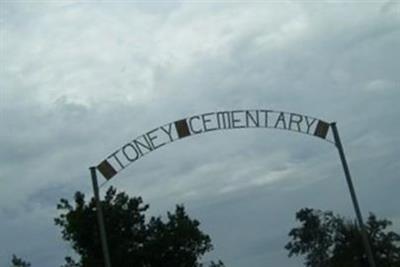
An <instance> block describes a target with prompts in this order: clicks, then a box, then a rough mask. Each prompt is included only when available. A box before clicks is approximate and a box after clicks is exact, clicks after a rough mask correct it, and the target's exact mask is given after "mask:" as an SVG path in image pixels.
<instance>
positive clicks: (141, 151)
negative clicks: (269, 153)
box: [97, 109, 334, 180]
mask: <svg viewBox="0 0 400 267" xmlns="http://www.w3.org/2000/svg"><path fill="white" fill-rule="evenodd" d="M330 127H331V124H330V123H327V122H325V121H323V120H320V119H317V118H313V117H310V116H306V115H301V114H297V113H290V112H283V111H273V110H264V109H259V110H254V109H251V110H232V111H219V112H209V113H203V114H200V115H194V116H191V117H188V118H185V119H181V120H177V121H174V122H171V123H168V124H165V125H163V126H160V127H158V128H155V129H153V130H151V131H148V132H147V133H145V134H142V135H140V136H138V137H137V138H135V139H133V140H132V141H130V142H128V143H126V144H124V145H123V146H121V147H120V148H118V149H117V150H116V151H115V152H113V153H112V154H111V155H109V156H108V157H107V158H106V159H105V160H103V161H102V162H101V163H100V164H99V165H98V166H97V169H98V170H99V171H100V172H101V174H102V175H103V176H104V177H105V178H106V179H107V180H109V179H111V178H112V177H114V176H115V175H116V174H117V173H119V172H120V171H122V170H123V169H125V168H126V167H127V166H129V165H130V164H132V163H134V162H135V161H137V160H138V159H140V158H142V157H143V156H144V155H146V154H147V153H150V152H152V151H154V150H156V149H158V148H160V147H162V146H164V145H166V144H168V143H172V142H174V141H176V140H179V139H182V138H185V137H189V136H193V135H198V134H203V133H207V132H212V131H217V130H230V129H244V128H272V129H281V130H288V131H294V132H298V133H303V134H308V135H312V136H316V137H319V138H322V139H324V140H326V141H328V142H330V143H334V140H333V139H332V135H328V133H329V131H330Z"/></svg>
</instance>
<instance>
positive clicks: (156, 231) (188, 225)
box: [55, 187, 223, 267]
mask: <svg viewBox="0 0 400 267" xmlns="http://www.w3.org/2000/svg"><path fill="white" fill-rule="evenodd" d="M74 200H75V203H74V205H72V204H70V203H69V202H68V201H67V200H65V199H61V200H60V203H59V204H58V205H57V208H58V209H59V210H60V211H61V212H62V213H61V214H60V215H59V216H58V217H57V218H55V224H56V225H58V226H60V227H61V229H62V230H61V232H62V236H63V238H64V239H65V240H66V241H69V242H70V243H71V245H72V248H73V249H74V250H75V251H76V252H77V254H78V255H79V257H80V258H79V261H74V260H73V259H72V258H70V257H67V258H66V264H65V265H64V267H93V266H104V263H103V255H102V249H101V243H100V237H99V229H98V226H97V215H96V202H95V200H94V198H92V199H91V200H90V201H88V202H87V203H86V202H85V196H84V194H82V193H81V192H76V193H75V199H74ZM101 204H102V208H103V213H104V220H105V225H106V231H107V239H108V245H109V251H110V258H111V262H112V265H113V266H118V267H125V266H127V267H128V266H129V267H201V266H203V265H202V264H201V262H200V259H201V257H202V256H203V255H204V254H205V253H206V252H209V251H211V250H212V248H213V247H212V244H211V239H210V237H209V236H208V235H206V234H204V233H203V232H202V231H201V230H200V229H199V225H200V223H199V222H198V221H197V220H194V219H191V218H190V217H189V216H188V215H187V213H186V211H185V209H184V207H183V206H179V205H178V206H177V207H176V209H175V212H173V213H171V212H168V213H167V218H166V221H164V220H163V219H162V218H161V217H151V218H150V219H149V220H146V217H145V212H146V211H147V210H148V208H149V205H147V204H143V201H142V199H141V198H140V197H133V198H130V197H129V196H128V195H127V194H125V193H123V192H121V193H117V191H116V190H115V189H114V188H113V187H110V188H109V189H108V190H107V192H106V195H105V198H104V200H102V203H101ZM221 264H222V262H219V263H214V262H212V263H211V266H214V267H222V266H223V264H222V265H221Z"/></svg>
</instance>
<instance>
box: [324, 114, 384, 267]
mask: <svg viewBox="0 0 400 267" xmlns="http://www.w3.org/2000/svg"><path fill="white" fill-rule="evenodd" d="M331 126H332V131H333V137H334V139H335V143H336V147H337V149H338V151H339V155H340V160H341V162H342V166H343V170H344V174H345V176H346V182H347V185H348V187H349V191H350V195H351V200H352V201H353V206H354V210H355V212H356V215H357V220H358V224H359V226H360V228H361V236H362V240H363V243H364V248H365V251H366V253H367V257H368V262H369V265H370V267H376V265H375V260H374V256H373V254H372V248H371V244H370V242H369V240H368V236H367V231H366V228H365V225H364V222H363V219H362V215H361V210H360V206H359V205H358V201H357V196H356V192H355V190H354V186H353V182H352V180H351V175H350V170H349V166H348V165H347V161H346V157H345V154H344V150H343V146H342V142H341V141H340V136H339V132H338V130H337V128H336V123H335V122H334V123H331Z"/></svg>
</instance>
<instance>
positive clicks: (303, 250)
mask: <svg viewBox="0 0 400 267" xmlns="http://www.w3.org/2000/svg"><path fill="white" fill-rule="evenodd" d="M296 219H297V220H299V221H300V222H301V226H300V227H297V228H293V229H292V230H291V231H290V232H289V236H290V237H291V241H290V242H288V243H287V244H286V246H285V248H286V249H287V250H288V251H289V257H291V256H293V255H296V256H297V255H303V256H305V265H306V266H311V267H319V266H324V267H339V266H340V267H366V266H369V264H368V260H367V256H366V253H365V251H364V247H363V243H362V236H361V232H360V228H359V227H358V225H357V223H356V222H355V221H351V220H347V219H345V218H343V217H341V216H339V215H335V214H333V213H332V212H330V211H321V210H314V209H309V208H304V209H301V210H300V211H298V212H297V213H296ZM391 224H392V223H391V222H390V221H389V220H386V219H382V220H379V219H377V218H376V216H375V215H374V214H372V213H371V214H370V215H369V217H368V219H367V222H366V231H367V235H368V238H369V240H370V243H371V246H372V250H373V253H374V258H375V262H376V265H377V266H379V267H399V266H400V235H399V234H397V233H395V232H393V231H388V230H386V228H387V227H388V226H390V225H391Z"/></svg>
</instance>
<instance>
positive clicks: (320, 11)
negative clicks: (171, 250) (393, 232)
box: [0, 0, 400, 267]
mask: <svg viewBox="0 0 400 267" xmlns="http://www.w3.org/2000/svg"><path fill="white" fill-rule="evenodd" d="M399 12H400V5H399V2H398V1H358V3H356V2H346V3H345V2H340V1H326V2H325V3H324V4H322V3H316V2H312V1H289V2H283V3H276V2H266V1H265V2H264V1H232V2H231V1H219V2H213V1H176V2H166V1H165V2H161V1H142V2H133V1H118V2H114V1H58V2H57V3H51V2H50V1H40V2H39V1H29V2H28V1H26V2H17V1H4V0H2V1H1V4H0V27H1V28H0V34H1V35H0V47H1V54H0V67H1V69H0V125H1V130H0V147H1V149H0V179H1V180H0V181H1V184H0V266H7V264H8V262H9V261H10V258H11V255H12V254H13V253H16V254H17V255H19V256H21V257H23V258H25V259H27V260H29V261H31V262H32V267H39V266H40V267H54V266H60V265H61V264H62V263H63V258H64V256H67V255H73V250H72V249H71V247H70V246H69V244H68V243H66V242H63V240H62V239H61V235H60V229H58V228H57V227H56V226H54V223H53V218H54V217H55V216H56V215H57V211H56V204H57V202H58V200H59V199H60V198H68V199H71V198H72V196H73V194H74V192H75V191H77V190H80V191H82V192H85V194H87V195H88V196H92V190H91V182H90V176H89V169H88V168H89V166H92V165H97V164H98V163H100V161H101V160H103V159H104V158H105V157H106V156H107V155H109V154H110V153H112V152H113V151H115V149H117V148H119V147H120V146H121V145H123V144H125V143H126V142H128V141H130V140H132V139H133V138H135V137H137V136H139V135H141V134H143V133H145V132H147V131H149V130H151V129H153V128H155V127H158V126H160V125H163V124H165V123H167V122H170V121H174V120H176V119H180V118H183V117H187V116H190V115H193V114H197V113H204V112H209V111H217V110H231V109H246V108H257V109H275V110H285V111H291V112H297V113H302V114H309V115H312V116H314V117H318V118H323V119H325V120H326V121H328V122H331V121H337V123H338V128H339V131H340V134H341V137H342V142H343V144H344V147H345V151H346V154H347V157H348V161H349V165H350V169H351V172H352V175H353V178H354V184H355V186H356V191H357V193H358V197H359V201H360V205H361V208H362V211H363V213H364V215H367V214H368V212H369V211H372V212H374V213H376V214H377V215H378V216H379V217H386V218H389V219H391V220H392V221H393V222H394V228H395V229H397V230H400V225H399V224H400V208H399V201H400V199H399V188H400V177H399V173H400V161H399V158H400V151H399V143H400V125H399V117H400V107H399V100H400V86H399V85H400V83H399V69H400V63H399V62H400V60H399V59H400V50H399V47H400V27H399V26H400V16H399V15H400V13H399ZM99 178H100V179H103V178H102V177H99ZM102 181H103V180H101V182H102ZM108 185H113V186H115V187H117V189H118V190H122V191H126V192H128V193H129V194H131V195H132V196H133V195H140V196H142V197H143V198H144V200H145V202H147V203H150V212H149V214H154V215H158V214H165V213H166V212H167V211H169V210H172V209H173V208H174V205H175V204H177V203H184V204H185V206H186V208H187V210H188V212H189V214H190V216H192V217H194V218H197V219H198V220H200V221H201V229H202V230H203V231H205V232H206V233H208V234H210V236H211V238H212V240H213V244H214V245H215V250H214V251H213V252H212V253H210V254H208V256H207V257H206V258H205V259H204V260H210V259H221V260H223V261H224V262H225V263H226V265H227V266H229V267H244V266H251V267H265V266H288V267H294V266H300V265H301V259H293V258H288V257H287V251H285V250H284V248H283V247H284V245H285V244H286V242H287V241H288V237H287V234H288V232H289V231H290V229H291V228H292V227H294V226H295V225H296V224H295V219H294V215H295V212H296V211H297V210H298V209H300V208H302V207H312V208H319V209H324V210H333V211H335V212H338V213H341V214H343V215H346V216H353V214H354V212H353V209H352V206H351V202H350V197H349V194H348V190H347V187H346V184H345V180H344V176H343V172H342V169H341V165H340V162H339V157H338V154H337V151H336V149H335V147H334V146H333V145H332V144H330V143H327V142H324V141H323V140H321V139H318V138H314V137H311V136H306V135H301V134H296V133H293V132H288V131H280V130H273V129H248V130H240V131H222V132H212V133H208V134H205V135H200V136H195V137H191V138H188V139H184V140H180V141H179V142H175V143H173V144H169V145H168V146H165V147H162V148H161V149H159V150H157V151H154V152H152V153H150V154H149V155H147V156H146V157H144V158H142V159H140V160H138V161H137V162H135V163H134V164H132V165H131V166H130V167H129V168H127V169H125V170H124V171H123V172H121V173H120V174H118V175H117V176H116V177H114V178H113V179H112V180H111V181H110V182H108V184H107V185H106V186H104V187H103V188H102V193H104V191H105V189H106V188H107V186H108Z"/></svg>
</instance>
